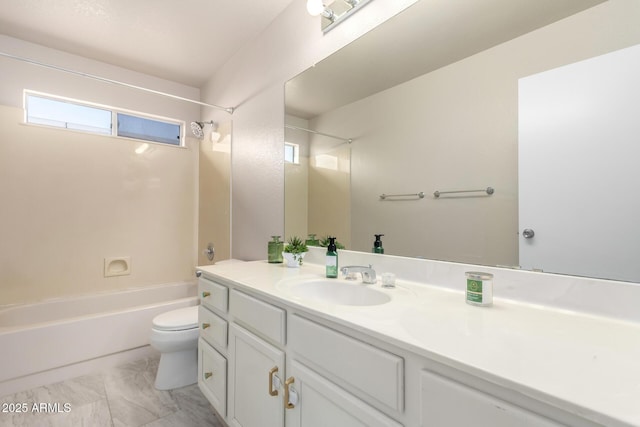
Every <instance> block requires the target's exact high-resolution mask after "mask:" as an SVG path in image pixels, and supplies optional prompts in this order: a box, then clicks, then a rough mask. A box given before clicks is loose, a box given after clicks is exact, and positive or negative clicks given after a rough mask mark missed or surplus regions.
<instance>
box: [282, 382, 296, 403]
mask: <svg viewBox="0 0 640 427" xmlns="http://www.w3.org/2000/svg"><path fill="white" fill-rule="evenodd" d="M294 381H295V380H294V378H293V377H289V378H287V380H286V381H285V382H284V407H285V408H287V409H293V408H295V406H296V405H294V404H293V403H291V402H289V386H290V385H291V384H293V382H294Z"/></svg>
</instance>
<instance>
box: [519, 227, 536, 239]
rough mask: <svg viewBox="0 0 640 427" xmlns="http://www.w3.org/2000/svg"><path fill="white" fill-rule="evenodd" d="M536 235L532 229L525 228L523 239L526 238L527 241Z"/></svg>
mask: <svg viewBox="0 0 640 427" xmlns="http://www.w3.org/2000/svg"><path fill="white" fill-rule="evenodd" d="M535 235H536V233H535V232H534V231H533V230H532V229H530V228H525V229H524V230H522V237H524V238H525V239H531V238H532V237H533V236H535Z"/></svg>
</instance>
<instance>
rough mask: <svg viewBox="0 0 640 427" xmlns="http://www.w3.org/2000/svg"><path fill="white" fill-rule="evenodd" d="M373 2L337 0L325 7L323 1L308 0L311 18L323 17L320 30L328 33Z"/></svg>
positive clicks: (367, 0) (366, 0)
mask: <svg viewBox="0 0 640 427" xmlns="http://www.w3.org/2000/svg"><path fill="white" fill-rule="evenodd" d="M370 1H371V0H335V1H334V2H333V3H331V4H330V6H331V7H328V6H325V5H324V4H323V3H322V0H307V12H309V14H310V15H311V16H321V20H320V28H321V29H322V32H323V33H327V32H329V31H331V30H332V29H333V28H335V27H336V26H337V25H338V24H340V23H341V22H342V21H344V20H345V19H347V18H349V17H350V16H351V15H353V14H354V13H356V12H357V11H358V10H359V9H361V8H362V7H363V6H364V5H366V4H367V3H369V2H370Z"/></svg>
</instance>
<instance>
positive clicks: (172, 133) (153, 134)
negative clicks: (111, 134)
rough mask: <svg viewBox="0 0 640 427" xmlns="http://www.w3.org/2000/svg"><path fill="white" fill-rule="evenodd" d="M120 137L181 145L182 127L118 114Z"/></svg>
mask: <svg viewBox="0 0 640 427" xmlns="http://www.w3.org/2000/svg"><path fill="white" fill-rule="evenodd" d="M118 136H124V137H126V138H134V139H142V140H144V141H152V142H161V143H163V144H171V145H180V125H178V124H174V123H166V122H161V121H158V120H151V119H145V118H143V117H136V116H130V115H128V114H122V113H118Z"/></svg>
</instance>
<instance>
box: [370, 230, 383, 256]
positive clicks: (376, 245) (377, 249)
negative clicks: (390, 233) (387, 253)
mask: <svg viewBox="0 0 640 427" xmlns="http://www.w3.org/2000/svg"><path fill="white" fill-rule="evenodd" d="M374 236H376V240H375V242H373V250H372V251H371V252H373V253H374V254H383V253H384V248H383V247H382V240H380V237H382V236H384V234H374Z"/></svg>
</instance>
